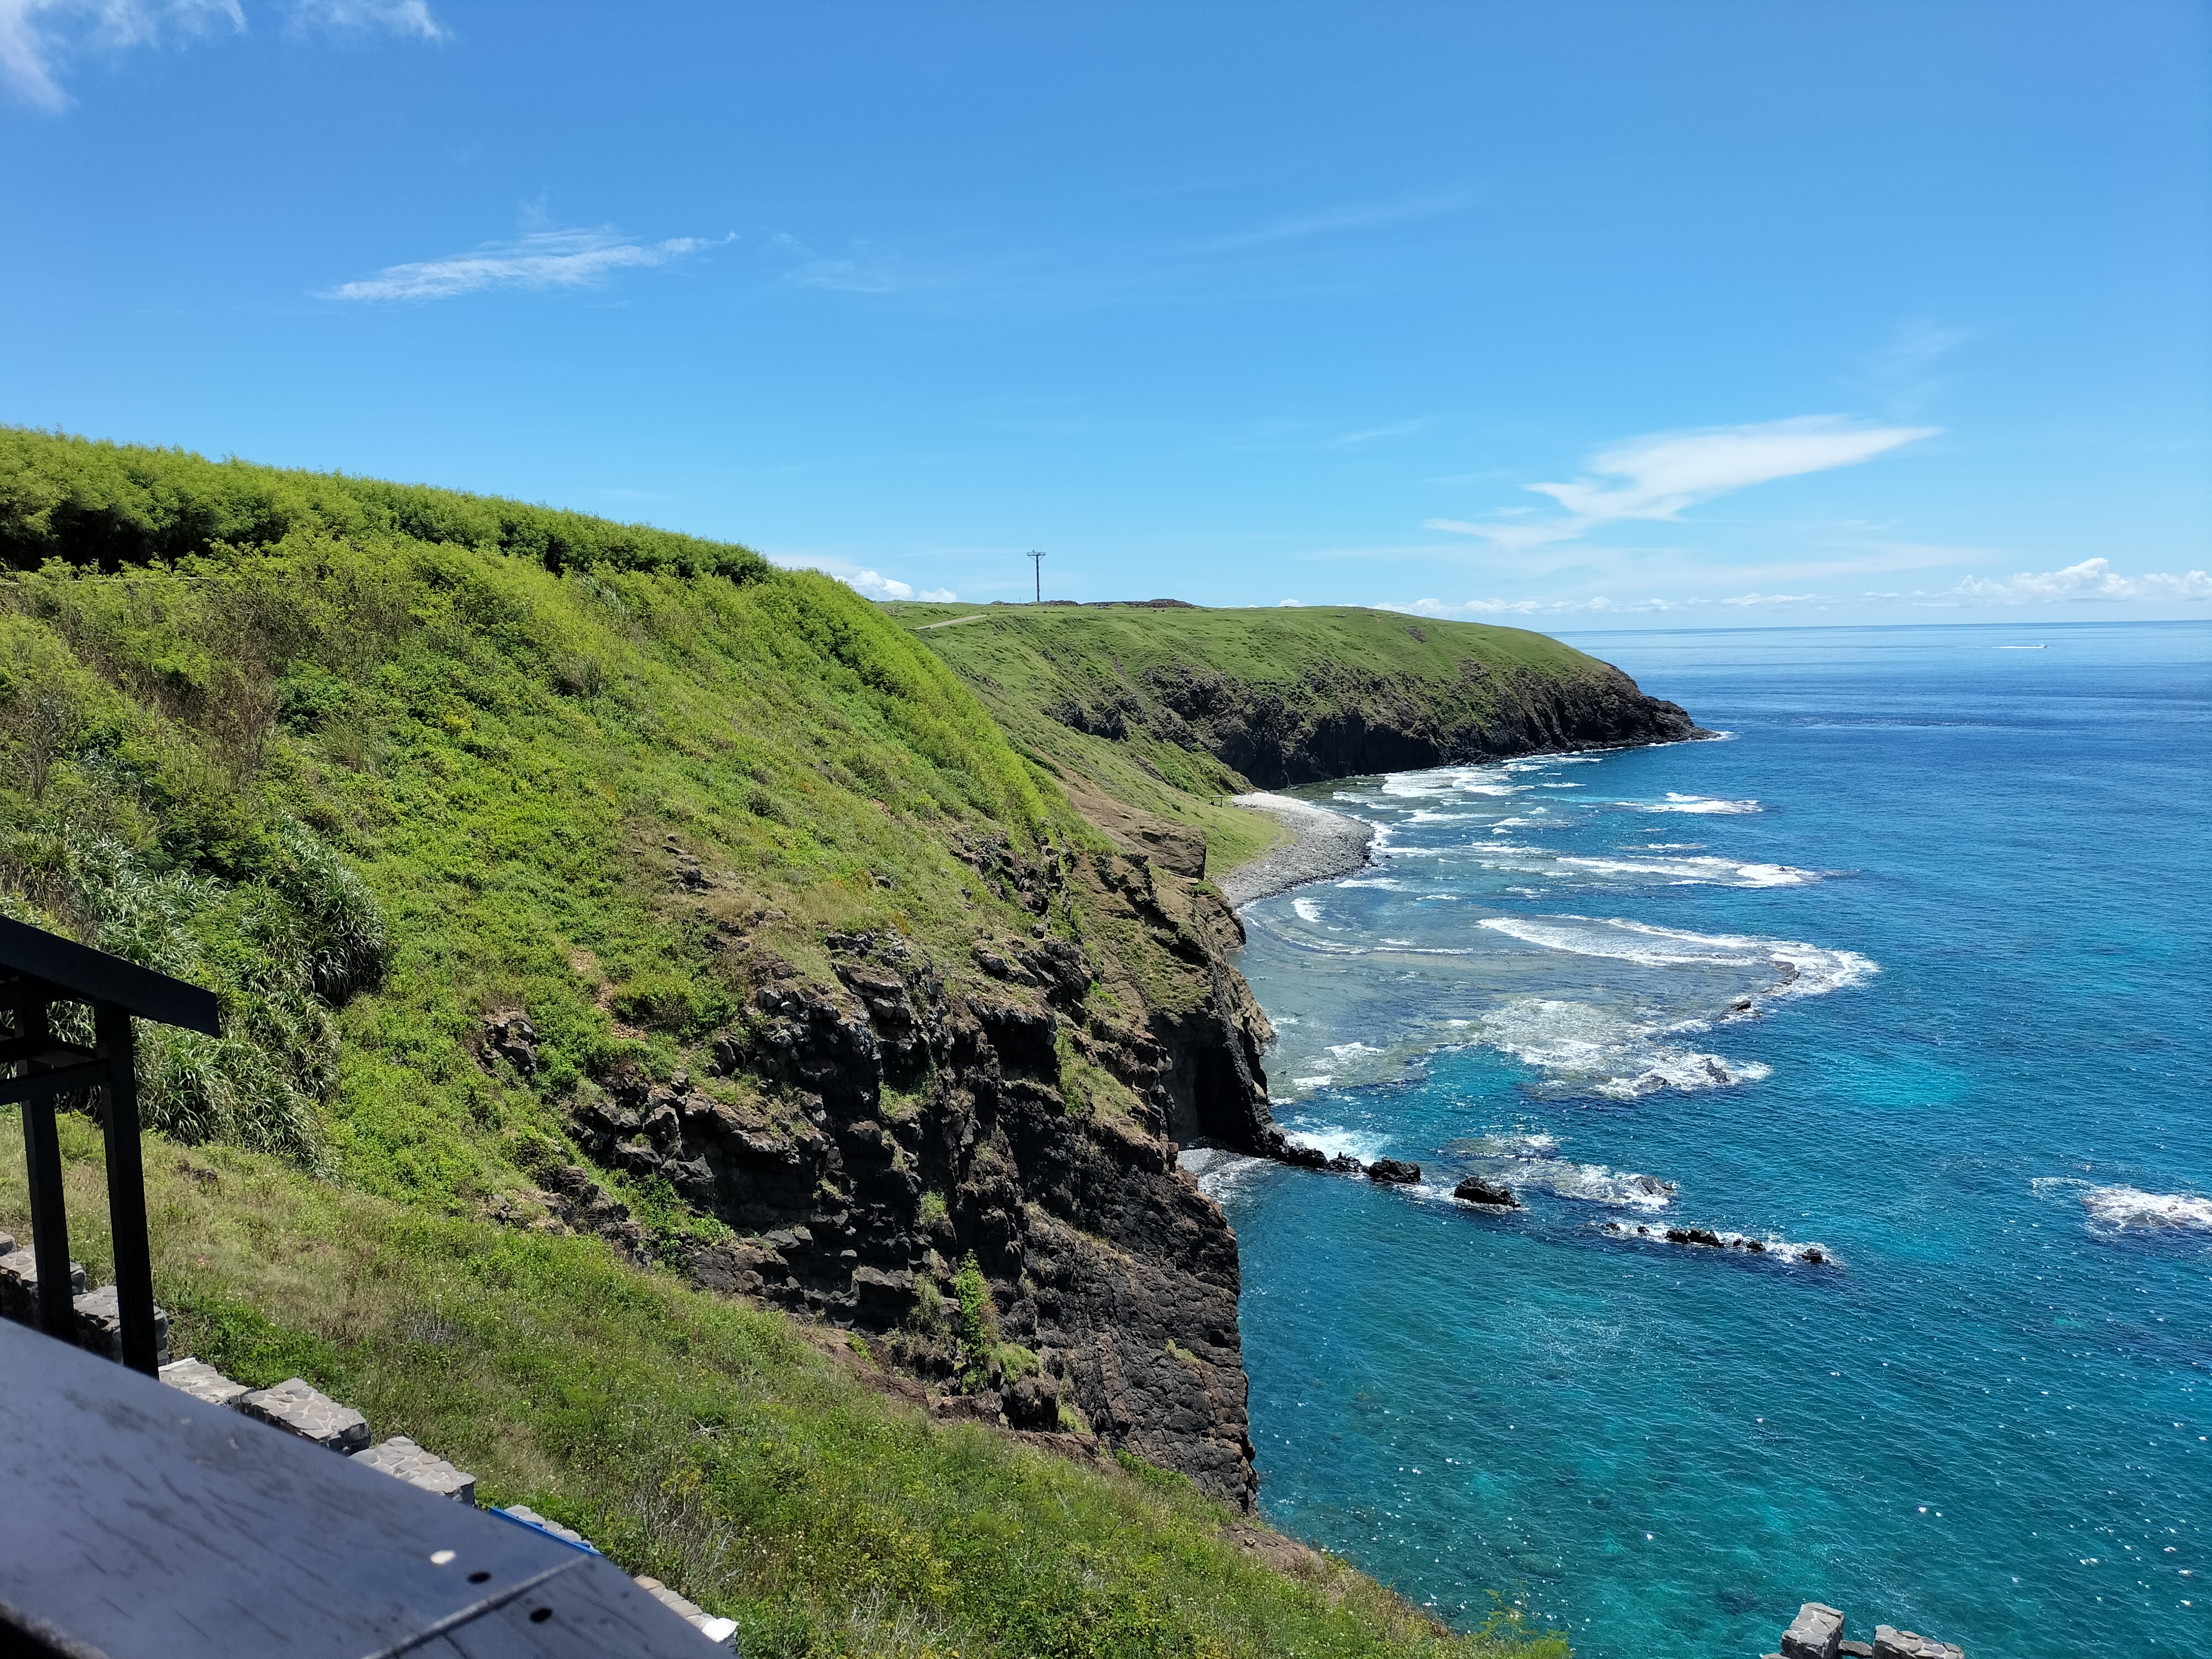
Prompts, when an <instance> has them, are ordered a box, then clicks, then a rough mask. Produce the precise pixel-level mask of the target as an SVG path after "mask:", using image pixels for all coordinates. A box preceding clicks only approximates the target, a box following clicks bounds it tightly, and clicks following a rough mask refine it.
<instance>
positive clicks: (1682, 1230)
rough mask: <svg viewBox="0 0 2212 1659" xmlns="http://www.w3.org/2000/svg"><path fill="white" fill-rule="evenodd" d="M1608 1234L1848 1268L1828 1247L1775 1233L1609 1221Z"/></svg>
mask: <svg viewBox="0 0 2212 1659" xmlns="http://www.w3.org/2000/svg"><path fill="white" fill-rule="evenodd" d="M1604 1231H1606V1232H1607V1233H1609V1234H1610V1235H1612V1236H1613V1237H1615V1238H1642V1239H1648V1240H1650V1242H1651V1243H1655V1244H1686V1245H1689V1246H1691V1247H1692V1248H1696V1247H1698V1246H1700V1245H1702V1246H1703V1247H1704V1248H1705V1249H1709V1250H1742V1251H1745V1252H1746V1253H1747V1254H1749V1255H1766V1256H1772V1257H1773V1258H1774V1259H1775V1260H1776V1261H1790V1262H1801V1261H1802V1262H1803V1263H1804V1264H1805V1265H1806V1266H1808V1267H1842V1266H1843V1265H1844V1264H1843V1262H1842V1261H1840V1260H1839V1259H1838V1257H1837V1255H1836V1253H1835V1252H1834V1251H1833V1250H1831V1249H1829V1248H1828V1247H1827V1246H1826V1245H1825V1244H1817V1243H1803V1244H1799V1243H1791V1242H1790V1240H1789V1239H1786V1238H1778V1237H1775V1236H1774V1235H1773V1234H1772V1233H1769V1234H1767V1235H1766V1236H1765V1237H1764V1238H1753V1237H1751V1236H1750V1235H1749V1234H1748V1233H1737V1232H1723V1231H1716V1230H1714V1229H1711V1228H1706V1227H1695V1228H1692V1227H1654V1226H1651V1225H1649V1224H1647V1223H1644V1222H1641V1221H1638V1222H1634V1223H1630V1222H1623V1221H1608V1222H1607V1223H1606V1224H1605V1225H1604Z"/></svg>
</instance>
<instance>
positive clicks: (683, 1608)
mask: <svg viewBox="0 0 2212 1659" xmlns="http://www.w3.org/2000/svg"><path fill="white" fill-rule="evenodd" d="M636 1583H637V1587H638V1588H639V1589H641V1590H643V1591H644V1592H645V1593H646V1594H647V1595H650V1596H651V1597H652V1598H653V1600H654V1601H658V1602H659V1603H660V1605H661V1606H662V1607H666V1608H667V1609H668V1610H669V1611H670V1612H671V1613H674V1614H675V1615H676V1616H677V1617H678V1618H679V1619H681V1620H684V1622H685V1623H686V1624H688V1625H690V1626H691V1628H692V1629H694V1630H696V1631H697V1632H699V1634H700V1635H702V1636H703V1637H705V1638H707V1639H708V1641H709V1642H713V1643H714V1644H717V1645H718V1646H724V1647H726V1646H729V1645H731V1638H732V1637H734V1636H735V1635H736V1634H737V1633H738V1621H737V1620H734V1619H717V1618H715V1617H714V1614H713V1613H708V1611H707V1610H706V1609H705V1608H704V1607H701V1606H700V1605H699V1604H698V1603H697V1602H696V1601H690V1600H687V1599H686V1598H685V1597H684V1596H681V1595H678V1594H677V1593H676V1592H675V1591H674V1590H672V1589H669V1588H668V1586H667V1585H665V1584H664V1583H661V1582H660V1581H659V1579H658V1578H647V1577H643V1576H640V1577H639V1578H638V1579H637V1581H636Z"/></svg>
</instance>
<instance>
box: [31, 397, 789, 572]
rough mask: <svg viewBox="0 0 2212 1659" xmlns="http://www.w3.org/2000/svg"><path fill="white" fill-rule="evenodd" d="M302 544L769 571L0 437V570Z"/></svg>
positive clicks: (436, 502) (520, 515) (392, 496)
mask: <svg viewBox="0 0 2212 1659" xmlns="http://www.w3.org/2000/svg"><path fill="white" fill-rule="evenodd" d="M302 533H310V534H316V535H324V536H334V537H341V538H360V537H363V536H370V535H375V534H386V535H399V536H404V537H407V538H410V539H412V540H416V541H423V542H433V543H435V542H453V543H459V544H462V545H464V546H467V547H475V548H483V549H488V550H496V551H499V552H501V553H510V554H514V555H516V556H520V557H523V558H527V559H532V560H535V561H537V562H539V563H542V564H543V565H544V567H545V568H547V569H548V570H565V569H568V568H572V567H574V568H588V567H590V566H592V565H595V564H599V565H606V566H608V567H610V568H613V569H617V570H658V571H665V572H668V573H671V574H677V575H687V576H688V575H717V576H727V577H729V578H731V579H732V580H737V581H750V580H757V579H759V578H760V577H762V576H763V575H765V574H768V571H769V564H768V562H767V561H766V560H764V559H763V558H762V557H761V556H760V555H759V554H757V553H756V552H754V551H753V550H751V549H750V548H746V547H739V546H737V545H735V544H731V543H727V542H709V541H703V540H702V539H700V538H698V537H696V536H684V535H678V533H676V532H673V531H668V530H655V529H653V528H652V527H651V526H647V525H626V524H616V523H614V522H613V521H612V520H606V519H597V518H592V517H590V516H589V515H587V514H585V513H566V512H562V511H560V510H558V509H556V508H553V507H531V506H528V505H526V504H525V503H523V502H520V501H505V500H501V499H499V498H497V497H494V496H488V495H463V494H462V493H460V492H459V491H458V490H452V489H431V488H429V487H428V486H427V485H422V484H400V483H385V482H384V481H382V480H381V479H375V478H352V477H346V476H345V475H344V474H343V473H325V472H299V471H287V470H284V469H281V468H277V467H270V466H253V465H249V464H247V463H246V462H244V461H239V460H228V461H210V460H209V459H206V458H205V457H204V456H201V455H195V454H193V453H191V451H189V450H183V449H147V448H141V447H137V446H133V445H125V444H113V443H95V442H92V441H88V440H86V439H82V438H69V437H64V436H62V435H58V434H54V433H46V432H33V431H26V430H24V429H22V428H14V427H9V428H0V566H12V567H14V568H16V569H21V570H32V569H36V568H38V567H39V566H40V565H41V564H43V563H45V562H46V561H47V560H48V559H65V560H67V561H68V562H70V563H72V564H88V565H95V566H97V567H98V568H100V569H103V570H111V571H112V570H117V569H121V568H125V567H126V566H130V565H143V564H149V563H153V562H157V561H159V562H171V563H173V562H175V561H177V560H179V559H183V558H189V557H191V556H196V555H202V554H205V553H208V552H210V551H211V550H214V549H215V548H216V547H217V546H218V545H221V544H227V545H229V546H232V547H265V546H270V545H273V544H276V543H278V542H281V541H283V540H284V539H285V538H288V537H292V536H296V535H300V534H302Z"/></svg>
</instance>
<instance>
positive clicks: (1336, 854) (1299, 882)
mask: <svg viewBox="0 0 2212 1659" xmlns="http://www.w3.org/2000/svg"><path fill="white" fill-rule="evenodd" d="M1235 804H1236V805H1238V806H1249V807H1251V808H1254V809H1255V810H1256V811H1262V812H1272V813H1273V814H1274V815H1275V816H1276V817H1279V818H1280V819H1281V820H1282V821H1283V822H1284V823H1285V824H1286V825H1288V826H1289V828H1290V829H1291V833H1292V834H1293V835H1294V836H1296V837H1297V839H1296V840H1294V841H1292V842H1291V844H1290V845H1289V846H1287V847H1278V848H1275V849H1274V851H1273V852H1271V853H1266V854H1261V856H1260V857H1259V858H1256V859H1255V860H1252V862H1251V863H1249V864H1246V865H1240V866H1238V867H1237V868H1236V869H1234V870H1232V871H1231V872H1229V873H1228V874H1227V875H1225V876H1224V877H1223V878H1221V880H1220V882H1219V883H1218V886H1219V887H1220V889H1221V893H1222V896H1223V897H1224V898H1225V899H1227V900H1228V901H1229V903H1230V907H1231V908H1232V909H1239V910H1241V909H1243V908H1244V907H1245V906H1246V905H1248V904H1255V903H1257V902H1259V901H1260V900H1261V899H1263V898H1273V897H1274V896H1275V895H1276V894H1278V893H1287V892H1288V891H1290V890H1291V888H1293V887H1303V886H1304V885H1305V884H1307V883H1308V882H1313V881H1328V880H1329V879H1330V878H1334V877H1336V876H1348V875H1350V874H1352V872H1354V871H1355V870H1364V869H1365V868H1366V867H1367V863H1368V852H1369V849H1370V848H1371V847H1372V846H1373V845H1374V842H1375V826H1374V825H1373V824H1371V823H1364V822H1362V821H1361V820H1360V819H1358V818H1355V817H1352V816H1350V815H1349V814H1348V813H1344V812H1333V811H1330V810H1329V809H1328V807H1326V806H1316V805H1314V804H1313V803H1312V802H1311V801H1306V800H1300V799H1297V797H1296V796H1295V795H1277V794H1271V793H1267V791H1265V790H1259V791H1255V792H1254V793H1251V794H1249V795H1238V796H1237V797H1236V798H1235Z"/></svg>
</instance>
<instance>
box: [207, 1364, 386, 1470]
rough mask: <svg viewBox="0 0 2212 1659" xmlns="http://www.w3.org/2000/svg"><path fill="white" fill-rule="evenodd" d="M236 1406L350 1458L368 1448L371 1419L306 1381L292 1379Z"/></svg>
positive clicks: (241, 1399) (256, 1391)
mask: <svg viewBox="0 0 2212 1659" xmlns="http://www.w3.org/2000/svg"><path fill="white" fill-rule="evenodd" d="M234 1403H235V1405H236V1407H237V1409H238V1410H240V1411H242V1412H244V1413H246V1415H247V1416H248V1417H255V1418H258V1419H260V1420H261V1421H263V1422H264V1423H267V1424H270V1425H274V1426H275V1427H276V1428H280V1429H283V1430H284V1431H287V1432H288V1433H291V1434H296V1435H298V1436H299V1437H300V1438H301V1439H302V1440H312V1441H313V1442H314V1443H316V1444H317V1445H319V1446H327V1447H329V1448H330V1449H331V1450H332V1451H335V1452H341V1453H343V1454H344V1455H347V1456H351V1455H353V1454H354V1453H356V1452H357V1451H359V1450H361V1449H362V1448H363V1447H365V1446H367V1445H368V1419H367V1418H365V1417H363V1416H362V1414H361V1413H359V1412H357V1411H356V1410H355V1409H354V1408H353V1407H350V1406H341V1405H339V1404H338V1402H337V1401H335V1400H333V1399H331V1397H330V1396H329V1395H326V1394H322V1393H319V1392H318V1391H317V1390H315V1389H312V1388H310V1387H308V1385H307V1379H306V1378H304V1377H298V1376H294V1377H288V1378H286V1379H285V1380H284V1381H283V1382H282V1383H278V1384H277V1385H276V1387H275V1388H273V1389H252V1390H250V1391H249V1392H247V1393H246V1394H242V1395H240V1396H239V1397H238V1399H237V1401H235V1402H234Z"/></svg>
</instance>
